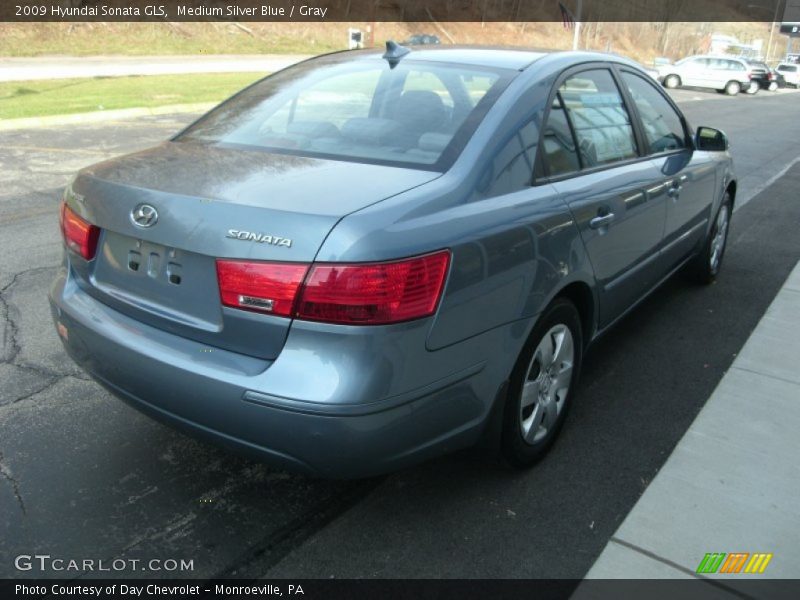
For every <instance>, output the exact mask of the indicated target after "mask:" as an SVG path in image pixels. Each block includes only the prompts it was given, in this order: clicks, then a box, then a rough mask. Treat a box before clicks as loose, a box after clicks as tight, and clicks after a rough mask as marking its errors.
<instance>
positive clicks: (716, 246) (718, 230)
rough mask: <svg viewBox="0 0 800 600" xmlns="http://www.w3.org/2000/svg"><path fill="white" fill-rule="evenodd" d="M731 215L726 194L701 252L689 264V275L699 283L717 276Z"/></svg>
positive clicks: (729, 202) (728, 198)
mask: <svg viewBox="0 0 800 600" xmlns="http://www.w3.org/2000/svg"><path fill="white" fill-rule="evenodd" d="M732 213H733V207H732V202H731V197H730V195H729V194H727V193H726V194H725V198H723V200H722V205H721V206H720V207H719V210H718V211H717V217H716V219H714V225H713V227H711V231H710V232H709V235H708V239H707V240H706V243H705V244H704V246H703V250H702V252H700V254H698V255H697V256H696V257H695V258H694V261H693V262H692V264H691V273H692V275H693V277H694V279H695V280H696V281H698V282H699V283H706V284H707V283H711V282H713V281H714V280H715V279H716V278H717V275H718V274H719V270H720V268H721V267H722V258H723V257H724V256H725V247H726V246H727V243H728V229H729V228H730V220H731V214H732Z"/></svg>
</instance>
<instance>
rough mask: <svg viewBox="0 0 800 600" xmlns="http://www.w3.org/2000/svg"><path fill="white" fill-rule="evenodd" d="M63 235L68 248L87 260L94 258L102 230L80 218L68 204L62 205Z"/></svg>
mask: <svg viewBox="0 0 800 600" xmlns="http://www.w3.org/2000/svg"><path fill="white" fill-rule="evenodd" d="M61 235H62V236H64V243H65V244H66V246H67V248H69V249H70V250H72V251H73V252H76V253H78V254H80V255H81V256H82V257H83V258H85V259H86V260H92V259H93V258H94V255H95V252H97V240H98V238H99V237H100V228H99V227H97V226H96V225H92V224H91V223H89V222H88V221H86V220H84V219H82V218H81V217H79V216H78V215H77V213H75V211H73V210H72V209H71V208H70V207H69V206H67V204H66V202H65V203H63V204H62V205H61Z"/></svg>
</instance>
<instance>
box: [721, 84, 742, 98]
mask: <svg viewBox="0 0 800 600" xmlns="http://www.w3.org/2000/svg"><path fill="white" fill-rule="evenodd" d="M741 91H742V84H741V83H739V82H738V81H729V82H728V83H726V84H725V93H726V94H728V96H735V95H736V94H738V93H739V92H741Z"/></svg>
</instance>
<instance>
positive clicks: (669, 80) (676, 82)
mask: <svg viewBox="0 0 800 600" xmlns="http://www.w3.org/2000/svg"><path fill="white" fill-rule="evenodd" d="M680 85H681V78H680V77H678V76H677V75H667V76H666V77H664V87H665V88H667V89H670V90H674V89H675V88H676V87H680Z"/></svg>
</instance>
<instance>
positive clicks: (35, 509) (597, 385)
mask: <svg viewBox="0 0 800 600" xmlns="http://www.w3.org/2000/svg"><path fill="white" fill-rule="evenodd" d="M673 95H674V97H675V98H676V100H677V101H678V102H679V104H681V105H682V107H683V108H684V110H685V112H686V114H687V116H688V117H689V119H690V120H691V122H692V123H693V124H694V125H710V126H714V127H718V128H721V129H723V130H724V131H726V133H727V134H728V136H729V138H730V140H731V145H732V149H731V150H732V153H733V155H734V159H735V161H736V167H737V172H738V176H739V193H738V198H739V204H738V207H737V212H736V214H735V218H734V221H733V225H732V231H731V237H730V242H729V243H730V246H729V249H728V253H727V255H726V259H725V260H726V264H725V266H724V272H723V275H722V276H721V277H720V279H719V280H718V282H717V283H716V284H715V285H713V286H711V287H708V288H698V287H695V286H693V285H691V284H689V283H687V282H686V281H684V280H683V279H681V278H675V279H674V280H672V281H670V282H668V283H667V284H666V285H665V286H664V287H663V288H662V289H661V290H660V291H658V292H657V293H656V294H654V295H653V296H651V297H650V298H649V299H648V300H647V301H646V302H645V303H644V304H643V305H641V306H640V307H639V308H638V309H637V310H635V311H634V312H633V313H632V314H631V315H630V316H629V317H628V318H626V319H625V320H624V321H623V322H622V323H621V324H620V326H619V327H617V328H616V329H615V330H614V331H613V332H612V333H610V334H609V335H607V336H606V337H605V338H603V339H602V340H601V341H600V342H599V343H598V345H597V346H596V347H595V348H594V350H593V351H592V352H591V353H590V354H589V355H588V356H587V359H586V363H585V366H584V374H583V380H582V384H581V389H580V391H579V402H578V403H577V404H576V405H575V407H574V411H573V413H572V414H571V415H570V420H569V421H568V423H567V425H566V427H565V430H564V432H563V435H562V437H561V439H560V440H559V442H558V443H557V444H556V446H555V447H554V449H553V452H552V453H551V455H550V456H548V457H547V458H546V459H545V460H544V461H543V462H542V463H541V464H540V465H539V466H537V467H536V468H535V469H533V470H531V471H528V472H515V471H511V470H509V469H506V468H505V467H503V466H501V465H500V464H499V463H498V462H497V461H496V460H495V459H494V458H492V457H490V456H487V455H486V454H485V453H482V452H480V451H477V450H470V451H464V452H461V453H458V454H456V455H453V456H449V457H446V458H442V459H440V460H436V461H433V462H430V463H427V464H424V465H421V466H419V467H416V468H413V469H409V470H406V471H403V472H400V473H396V474H392V475H388V476H385V477H381V478H376V479H370V480H365V481H356V482H331V481H320V480H315V479H309V478H306V477H300V476H296V475H290V474H287V473H284V472H280V471H276V470H273V469H270V468H268V467H266V466H264V465H262V464H259V463H257V462H253V461H249V460H247V459H243V458H240V457H238V456H235V455H232V454H230V453H229V452H227V451H226V450H223V449H219V448H216V447H214V446H209V445H207V444H204V443H201V442H197V441H195V440H193V439H190V438H187V437H185V436H184V435H182V434H179V433H176V432H174V431H172V430H171V429H168V428H166V427H164V426H162V425H160V424H157V423H155V422H153V421H151V420H149V419H147V418H145V417H143V416H141V415H139V414H138V413H137V412H135V411H133V410H132V409H130V408H128V407H127V406H125V405H123V404H122V403H121V402H119V401H117V400H116V399H114V398H113V397H111V396H110V395H109V394H108V393H107V392H106V391H105V390H103V389H102V388H101V387H100V386H98V385H97V384H95V383H94V382H92V381H91V380H89V379H88V378H87V377H86V376H85V375H84V374H83V373H82V372H81V371H80V370H78V369H77V368H76V367H75V366H74V365H73V364H72V363H71V361H70V360H69V359H67V357H66V355H65V354H64V352H63V350H62V348H61V344H60V342H59V341H58V339H57V336H56V334H55V331H54V329H53V325H52V322H51V320H50V315H49V309H48V307H47V300H46V292H47V289H48V286H49V284H50V281H51V280H52V278H53V276H54V273H55V269H56V265H57V264H58V263H59V261H60V257H61V240H60V236H59V233H58V225H57V222H58V218H57V206H58V201H59V198H60V192H61V189H62V188H63V185H64V184H65V183H66V181H67V180H68V178H69V176H70V175H71V174H72V173H73V172H74V171H76V170H77V169H79V168H80V167H82V166H85V165H88V164H91V163H94V162H97V161H99V160H103V159H106V158H110V157H113V156H116V155H119V154H122V153H126V152H129V151H133V150H136V149H140V148H144V147H147V146H148V145H151V144H153V143H155V142H158V141H160V140H163V139H164V138H166V137H168V136H169V135H170V134H172V133H173V132H175V131H176V130H177V129H179V128H180V127H182V126H183V125H184V124H185V123H186V122H188V121H190V120H191V119H192V118H193V116H192V115H180V116H162V117H145V118H138V119H132V120H129V121H120V122H108V123H102V124H92V125H70V126H60V127H50V128H47V129H31V130H19V131H0V139H2V143H0V182H2V184H3V186H2V188H0V314H2V319H3V328H2V338H0V342H2V345H1V346H0V358H1V359H2V362H1V363H0V381H1V382H2V385H0V576H2V577H19V576H25V573H20V572H18V571H16V570H15V568H14V557H15V556H17V555H19V554H49V555H51V556H53V557H63V558H79V559H83V558H88V559H95V560H97V559H103V560H104V561H107V562H110V561H111V560H112V559H114V558H127V559H140V560H148V559H152V558H174V559H191V560H193V564H194V570H193V571H190V572H172V573H169V575H171V576H179V577H180V576H186V577H202V578H211V577H224V576H230V577H247V578H255V577H262V576H267V577H279V576H285V577H326V578H327V577H332V576H335V577H546V578H558V577H581V576H582V575H584V574H585V573H586V571H587V570H588V569H589V568H590V567H591V565H592V563H593V561H594V559H595V558H596V557H597V555H598V554H599V553H600V551H601V550H602V549H603V547H604V545H605V543H606V541H607V540H608V538H609V537H610V536H611V535H612V533H613V532H614V531H615V529H616V528H617V526H618V525H619V524H620V522H621V521H622V519H623V518H624V517H625V515H626V514H627V512H628V511H629V510H630V508H631V507H632V506H633V504H634V503H635V502H636V500H637V499H638V497H639V496H640V495H641V493H642V491H643V490H644V488H645V487H646V486H647V484H648V482H649V481H650V480H651V479H652V477H653V476H654V475H655V473H656V472H657V471H658V469H659V467H660V466H661V465H662V464H663V463H664V461H665V460H666V458H667V456H668V455H669V454H670V452H671V450H672V448H673V447H674V446H675V444H676V443H677V441H678V440H679V439H680V437H681V435H682V434H683V432H684V431H685V430H686V429H687V427H688V426H689V425H690V424H691V422H692V420H693V419H694V417H695V416H696V415H697V413H698V411H699V410H700V408H701V407H702V405H703V403H704V402H705V400H706V399H707V398H708V396H709V395H710V394H711V392H712V390H713V389H714V387H715V385H716V383H717V382H718V381H719V379H720V378H721V377H722V375H723V373H724V372H725V370H726V369H727V367H728V366H729V365H730V363H731V361H732V360H733V357H734V356H735V355H736V353H737V352H738V351H739V349H740V348H741V346H742V344H743V343H744V341H745V340H746V338H747V336H748V334H749V333H750V332H751V331H752V329H753V327H754V326H755V324H756V323H757V322H758V320H759V318H760V317H761V315H762V314H763V312H764V310H765V308H766V306H767V305H768V304H769V302H770V301H771V300H772V298H773V296H774V295H775V293H776V291H777V289H778V288H779V287H780V285H781V284H782V282H783V280H784V278H785V277H786V275H787V274H788V272H789V270H790V269H791V268H792V267H793V266H794V264H795V263H796V262H797V260H798V259H800V245H798V244H797V226H798V224H800V203H798V201H797V193H796V190H797V189H798V186H800V165H796V163H797V162H798V159H800V146H798V144H797V139H798V136H799V134H800V94H798V93H796V92H794V91H786V92H785V93H778V94H770V93H768V92H761V93H759V94H757V95H756V96H752V97H750V96H740V97H736V98H728V97H725V96H721V95H718V94H714V93H707V92H701V91H695V90H678V91H676V92H674V94H673ZM793 165H794V166H793ZM128 574H130V575H148V576H153V575H155V576H158V575H160V573H138V572H135V571H134V572H130V573H128ZM31 575H32V576H41V574H40V573H38V572H36V573H31ZM45 575H48V574H45ZM49 575H51V576H58V575H59V573H52V572H51V573H49ZM70 575H72V576H75V575H77V573H72V574H70ZM85 575H87V576H91V575H92V574H91V573H86V574H85ZM95 575H96V573H95Z"/></svg>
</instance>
